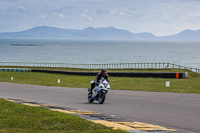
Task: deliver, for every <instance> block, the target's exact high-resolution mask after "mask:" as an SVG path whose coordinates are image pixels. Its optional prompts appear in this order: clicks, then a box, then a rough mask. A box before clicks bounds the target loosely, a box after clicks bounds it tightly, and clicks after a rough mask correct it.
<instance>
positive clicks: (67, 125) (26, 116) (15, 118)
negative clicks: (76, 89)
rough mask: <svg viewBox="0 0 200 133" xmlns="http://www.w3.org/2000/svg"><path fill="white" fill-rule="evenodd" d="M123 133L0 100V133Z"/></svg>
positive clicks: (55, 113)
mask: <svg viewBox="0 0 200 133" xmlns="http://www.w3.org/2000/svg"><path fill="white" fill-rule="evenodd" d="M1 132H3V133H13V132H23V133H24V132H27V133H44V132H45V133H65V132H70V133H77V132H80V133H105V132H108V133H124V132H125V131H122V130H112V129H110V128H108V127H105V126H102V125H100V124H95V123H92V122H90V121H87V120H85V119H82V118H80V117H78V116H75V115H71V114H64V113H60V112H54V111H50V110H48V109H45V108H41V107H30V106H26V105H21V104H17V103H12V102H9V101H6V100H3V99H0V133H1Z"/></svg>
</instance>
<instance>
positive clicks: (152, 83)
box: [0, 68, 200, 94]
mask: <svg viewBox="0 0 200 133" xmlns="http://www.w3.org/2000/svg"><path fill="white" fill-rule="evenodd" d="M49 69H55V68H49ZM58 70H61V69H58ZM64 70H65V71H67V70H68V71H74V70H75V71H86V70H85V69H64ZM89 71H98V72H99V71H100V70H89ZM109 71H124V72H138V71H143V72H144V71H146V72H152V71H155V72H188V74H189V78H188V79H165V78H132V77H109V79H110V84H111V89H116V90H133V91H154V92H175V93H196V94H200V74H197V73H194V72H191V71H188V70H181V69H167V70H166V69H157V70H154V69H145V70H141V69H119V70H109V69H108V72H109ZM11 77H14V80H13V81H11V80H10V78H11ZM57 79H60V80H61V83H60V84H58V83H57ZM93 79H94V76H73V75H61V74H48V73H34V72H28V73H27V72H24V73H23V72H0V82H13V83H22V84H35V85H44V86H62V87H77V88H88V87H90V83H89V81H90V80H93ZM166 81H170V87H165V82H166Z"/></svg>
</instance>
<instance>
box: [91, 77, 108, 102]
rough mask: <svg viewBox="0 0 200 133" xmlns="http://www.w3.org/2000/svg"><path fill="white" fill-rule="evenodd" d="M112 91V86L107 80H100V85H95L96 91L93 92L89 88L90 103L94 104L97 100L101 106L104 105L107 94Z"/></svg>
mask: <svg viewBox="0 0 200 133" xmlns="http://www.w3.org/2000/svg"><path fill="white" fill-rule="evenodd" d="M90 83H91V84H92V83H94V81H93V80H92V81H90ZM109 89H110V84H109V83H108V81H107V80H100V83H99V85H95V87H94V89H93V90H92V94H91V89H90V88H88V101H89V102H90V103H92V102H93V101H94V100H97V101H98V102H99V104H103V103H104V101H105V98H106V94H107V93H108V90H109Z"/></svg>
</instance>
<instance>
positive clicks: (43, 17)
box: [38, 14, 46, 19]
mask: <svg viewBox="0 0 200 133" xmlns="http://www.w3.org/2000/svg"><path fill="white" fill-rule="evenodd" d="M38 17H39V18H42V19H45V18H46V16H45V15H42V14H40V15H39V16H38Z"/></svg>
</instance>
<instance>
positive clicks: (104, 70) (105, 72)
mask: <svg viewBox="0 0 200 133" xmlns="http://www.w3.org/2000/svg"><path fill="white" fill-rule="evenodd" d="M101 76H102V77H106V76H107V71H106V69H102V70H101Z"/></svg>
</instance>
